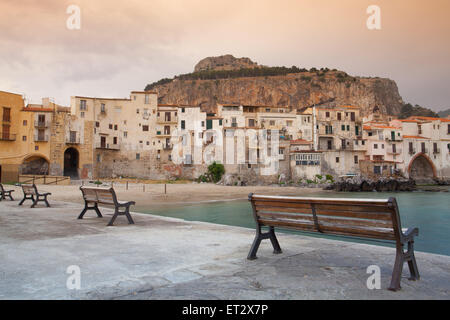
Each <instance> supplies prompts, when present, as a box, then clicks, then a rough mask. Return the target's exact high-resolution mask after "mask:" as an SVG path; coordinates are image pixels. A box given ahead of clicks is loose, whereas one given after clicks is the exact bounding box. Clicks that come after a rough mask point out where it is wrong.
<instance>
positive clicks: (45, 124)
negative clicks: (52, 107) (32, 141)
mask: <svg viewBox="0 0 450 320" xmlns="http://www.w3.org/2000/svg"><path fill="white" fill-rule="evenodd" d="M34 126H35V127H36V128H48V127H49V126H50V121H48V120H46V121H39V120H37V121H35V122H34Z"/></svg>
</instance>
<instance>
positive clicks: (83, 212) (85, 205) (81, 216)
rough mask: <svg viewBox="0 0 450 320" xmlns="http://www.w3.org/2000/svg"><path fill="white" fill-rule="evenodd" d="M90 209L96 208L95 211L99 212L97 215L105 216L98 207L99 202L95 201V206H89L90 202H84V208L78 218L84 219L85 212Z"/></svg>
mask: <svg viewBox="0 0 450 320" xmlns="http://www.w3.org/2000/svg"><path fill="white" fill-rule="evenodd" d="M88 210H95V212H96V213H97V217H99V218H103V216H102V214H101V212H100V210H99V209H98V205H97V203H95V204H94V206H93V207H89V206H88V204H87V203H85V204H84V209H83V211H81V213H80V215H79V216H78V219H83V216H84V214H85V213H86V212H87V211H88Z"/></svg>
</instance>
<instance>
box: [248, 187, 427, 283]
mask: <svg viewBox="0 0 450 320" xmlns="http://www.w3.org/2000/svg"><path fill="white" fill-rule="evenodd" d="M248 199H249V201H250V202H251V205H252V209H253V217H254V219H255V221H256V224H257V226H256V237H255V240H254V242H253V245H252V247H251V249H250V252H249V254H248V257H247V259H249V260H253V259H256V253H257V251H258V248H259V245H260V243H261V240H264V239H270V241H271V243H272V246H273V248H274V253H281V248H280V245H279V243H278V240H277V238H276V236H275V227H281V228H290V229H295V230H301V231H308V232H319V233H323V234H331V235H341V236H353V237H358V238H364V239H378V240H388V241H392V242H395V244H396V250H397V253H396V257H395V264H394V269H393V272H392V278H391V284H390V286H389V290H393V291H396V290H398V289H400V280H401V275H402V270H403V264H404V263H405V262H408V267H409V271H410V274H411V276H410V278H409V279H410V280H418V279H419V278H420V276H419V271H418V269H417V264H416V259H415V257H414V237H415V236H418V235H419V229H418V228H410V229H408V230H406V231H405V232H404V230H403V229H402V228H401V223H400V215H399V209H398V206H397V201H396V199H395V198H389V199H385V200H370V199H340V198H336V199H333V198H300V197H277V196H263V195H254V194H252V193H251V194H249V196H248ZM262 227H268V232H265V233H263V232H262V231H261V228H262ZM405 246H407V247H406V252H405Z"/></svg>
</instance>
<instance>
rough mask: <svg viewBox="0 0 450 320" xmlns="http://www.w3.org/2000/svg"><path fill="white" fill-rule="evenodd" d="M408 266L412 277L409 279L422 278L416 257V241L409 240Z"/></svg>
mask: <svg viewBox="0 0 450 320" xmlns="http://www.w3.org/2000/svg"><path fill="white" fill-rule="evenodd" d="M407 254H408V255H409V257H408V267H409V273H410V277H409V280H412V281H415V280H419V279H420V275H419V269H418V268H417V262H416V257H415V255H414V241H410V242H408V253H407Z"/></svg>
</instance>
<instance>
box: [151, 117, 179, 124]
mask: <svg viewBox="0 0 450 320" xmlns="http://www.w3.org/2000/svg"><path fill="white" fill-rule="evenodd" d="M156 122H157V123H158V124H178V117H171V118H170V119H168V118H165V117H157V118H156Z"/></svg>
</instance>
